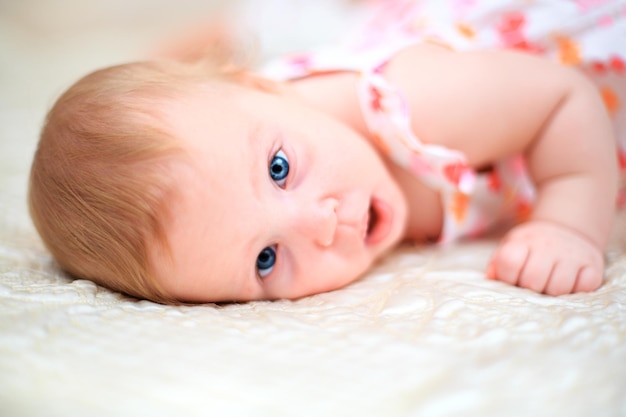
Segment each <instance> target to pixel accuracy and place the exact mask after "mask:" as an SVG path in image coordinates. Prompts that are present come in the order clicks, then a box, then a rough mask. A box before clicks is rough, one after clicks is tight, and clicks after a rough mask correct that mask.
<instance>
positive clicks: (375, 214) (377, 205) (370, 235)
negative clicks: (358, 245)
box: [365, 198, 393, 245]
mask: <svg viewBox="0 0 626 417" xmlns="http://www.w3.org/2000/svg"><path fill="white" fill-rule="evenodd" d="M392 217H393V213H392V211H391V207H390V206H389V205H388V204H387V203H385V202H384V201H382V200H379V199H377V198H373V199H372V201H371V203H370V207H369V211H368V220H367V233H366V235H365V243H366V244H367V245H375V244H377V243H379V242H381V241H382V240H383V239H384V238H385V237H386V236H387V235H388V234H389V232H390V230H391V220H392Z"/></svg>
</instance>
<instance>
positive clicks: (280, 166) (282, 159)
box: [269, 150, 289, 187]
mask: <svg viewBox="0 0 626 417" xmlns="http://www.w3.org/2000/svg"><path fill="white" fill-rule="evenodd" d="M269 171H270V177H271V178H272V180H273V181H274V182H275V183H276V184H277V185H278V186H279V187H284V186H285V182H286V181H287V175H288V174H289V160H288V159H287V155H285V152H283V151H282V150H279V151H278V152H276V155H274V157H273V158H272V162H270V166H269Z"/></svg>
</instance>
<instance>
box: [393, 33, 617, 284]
mask: <svg viewBox="0 0 626 417" xmlns="http://www.w3.org/2000/svg"><path fill="white" fill-rule="evenodd" d="M387 76H388V77H389V78H390V79H391V81H392V82H393V83H395V84H396V85H398V86H399V87H400V88H402V89H403V90H404V91H406V93H407V97H408V99H409V102H410V106H411V112H412V114H411V116H412V123H413V128H414V130H415V132H416V134H417V135H418V136H419V137H420V138H421V139H422V140H424V141H425V142H430V143H437V144H442V145H445V146H448V147H450V148H454V149H459V150H461V151H463V152H464V153H465V154H466V155H467V157H468V159H469V162H470V164H471V165H473V166H475V167H480V166H484V165H487V164H489V163H491V162H493V161H496V160H499V159H502V158H503V157H506V156H509V155H512V154H517V153H523V154H524V155H526V157H527V161H528V166H529V170H530V174H531V176H532V178H533V180H534V181H535V183H536V186H537V190H538V200H537V204H536V206H535V209H534V212H533V216H532V219H531V221H530V222H529V223H527V224H525V225H521V226H519V227H517V228H515V229H513V230H512V231H511V232H510V233H509V234H508V235H507V237H505V239H504V240H503V243H502V245H501V246H500V248H499V249H498V250H497V251H496V254H495V255H494V259H493V261H492V264H491V266H490V271H489V274H490V275H491V276H492V277H493V278H497V279H501V280H503V281H507V282H510V283H513V284H517V285H521V286H524V287H529V288H533V289H535V290H536V291H539V292H541V291H544V292H547V293H551V294H562V293H567V292H571V291H578V290H590V289H594V288H597V286H599V285H600V283H601V275H602V271H601V269H602V266H603V263H602V250H603V249H604V246H605V244H606V241H607V236H608V234H609V229H610V225H611V221H612V213H613V209H614V202H615V195H616V190H617V166H616V156H615V142H614V137H613V132H612V128H611V125H610V122H609V119H608V116H607V114H606V111H605V109H604V106H603V103H602V100H601V98H600V97H599V94H598V93H597V91H596V89H595V87H594V86H593V85H592V84H591V83H590V82H589V81H588V80H587V79H586V78H585V77H584V76H582V75H581V74H579V73H578V72H577V71H576V70H573V69H569V68H565V67H561V66H558V65H555V64H552V63H549V62H547V61H544V60H542V59H539V58H535V57H531V56H529V55H523V54H519V53H514V52H494V51H483V52H465V53H456V52H450V51H447V50H445V49H442V48H439V47H436V46H429V45H424V46H418V47H415V48H410V49H407V50H406V51H404V52H402V53H401V54H399V55H398V56H397V57H396V58H394V60H393V61H392V62H391V63H390V65H389V67H388V68H387ZM572 246H573V247H572ZM572 257H575V258H578V260H576V259H572ZM565 275H568V276H570V278H564V276H565ZM572 275H573V278H572V277H571V276H572Z"/></svg>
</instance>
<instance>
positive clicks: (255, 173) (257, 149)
mask: <svg viewBox="0 0 626 417" xmlns="http://www.w3.org/2000/svg"><path fill="white" fill-rule="evenodd" d="M265 132H266V130H265V129H263V127H262V125H261V124H260V123H258V124H253V125H252V126H251V127H250V131H249V132H248V135H247V138H246V139H247V140H246V145H247V146H248V149H249V150H250V152H246V153H245V154H247V155H246V156H247V157H248V158H250V159H251V160H250V161H249V165H248V166H250V172H249V174H250V185H251V188H252V193H253V197H254V198H255V199H256V200H257V201H258V200H260V194H259V192H260V189H261V187H260V184H261V179H262V178H266V177H267V173H266V171H267V166H266V165H267V156H266V155H264V154H263V145H264V143H265V140H264V137H265ZM246 162H247V161H244V164H245V163H246Z"/></svg>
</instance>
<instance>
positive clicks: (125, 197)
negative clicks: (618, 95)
mask: <svg viewBox="0 0 626 417" xmlns="http://www.w3.org/2000/svg"><path fill="white" fill-rule="evenodd" d="M29 198H30V209H31V214H32V217H33V220H34V223H35V225H36V227H37V229H38V231H39V233H40V234H41V236H42V238H43V240H44V242H45V244H46V246H47V247H48V248H49V250H50V251H51V252H52V254H53V256H54V257H55V258H56V260H57V261H58V263H59V264H60V265H61V266H62V267H63V268H64V269H65V270H67V271H68V272H70V273H71V274H72V275H74V276H77V277H81V278H87V279H91V280H93V281H95V282H97V283H99V284H102V285H105V286H107V287H110V288H112V289H115V290H118V291H121V292H124V293H127V294H130V295H133V296H137V297H140V298H147V299H150V300H154V301H159V302H211V301H237V300H242V301H245V300H252V299H273V298H297V297H301V296H304V295H309V294H314V293H319V292H323V291H328V290H332V289H336V288H339V287H342V286H344V285H346V284H348V283H350V282H352V281H354V280H355V279H356V278H357V277H358V276H359V275H360V274H361V273H362V272H363V271H365V270H366V269H367V268H368V267H369V266H370V265H371V263H372V262H373V261H374V260H375V259H376V258H377V257H379V256H380V255H381V254H382V253H384V252H385V251H387V250H388V249H389V248H390V247H392V246H393V245H394V244H395V243H396V242H398V240H399V239H400V238H401V237H402V234H403V232H404V227H405V222H406V203H405V201H404V197H403V195H402V193H401V192H400V190H399V188H398V186H397V184H396V183H395V181H394V180H393V178H392V177H391V175H390V174H389V172H388V170H387V168H386V166H385V164H384V162H383V161H382V160H381V158H380V157H379V155H378V154H377V153H376V151H375V150H374V149H373V148H372V147H371V146H370V145H369V143H367V142H366V141H364V139H363V138H362V137H361V136H360V135H358V134H357V133H356V132H354V131H353V130H352V129H350V128H348V127H347V126H346V125H345V124H343V123H341V122H339V121H337V120H335V119H333V118H332V117H329V116H328V115H326V114H324V113H323V112H319V111H316V110H314V109H312V108H310V107H309V106H307V105H304V104H303V103H302V100H299V99H296V98H294V97H292V95H291V94H289V93H285V92H283V90H282V89H281V88H279V87H278V86H277V85H276V84H274V83H272V82H268V81H266V80H264V79H261V78H258V77H256V76H253V75H251V74H249V73H245V72H232V73H228V74H224V73H220V74H217V73H215V72H214V71H207V70H206V69H205V68H201V67H198V66H191V65H183V64H177V63H168V62H152V63H137V64H128V65H123V66H117V67H112V68H109V69H105V70H101V71H97V72H95V73H93V74H91V75H89V76H87V77H85V78H84V79H82V80H80V81H79V82H77V83H76V84H75V85H74V86H72V87H71V88H70V89H69V90H68V91H67V92H66V93H65V94H64V95H63V96H62V97H61V98H59V100H58V101H57V103H56V104H55V106H54V107H53V108H52V110H51V111H50V113H49V114H48V117H47V119H46V123H45V125H44V128H43V131H42V135H41V140H40V143H39V147H38V150H37V153H36V155H35V158H34V162H33V166H32V171H31V182H30V194H29Z"/></svg>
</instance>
